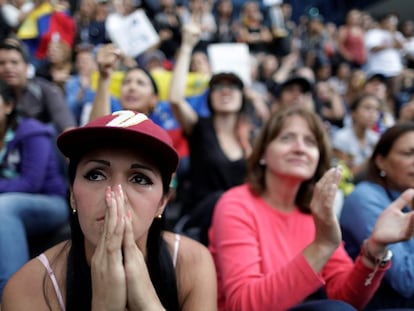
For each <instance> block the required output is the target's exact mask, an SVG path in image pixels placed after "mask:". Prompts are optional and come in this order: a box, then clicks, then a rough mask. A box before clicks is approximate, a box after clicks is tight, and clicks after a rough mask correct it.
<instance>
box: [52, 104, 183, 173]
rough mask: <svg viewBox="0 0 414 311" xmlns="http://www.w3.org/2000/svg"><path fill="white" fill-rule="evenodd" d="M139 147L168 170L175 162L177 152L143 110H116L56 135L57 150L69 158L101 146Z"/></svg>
mask: <svg viewBox="0 0 414 311" xmlns="http://www.w3.org/2000/svg"><path fill="white" fill-rule="evenodd" d="M113 145H116V146H118V145H122V146H131V148H137V149H139V148H142V150H145V152H147V154H148V155H149V157H150V158H153V159H154V158H155V159H157V160H158V163H160V164H161V165H162V167H163V168H164V169H167V170H168V172H169V173H171V174H172V173H174V172H175V170H176V168H177V165H178V159H179V157H178V153H177V151H176V150H175V148H174V147H173V144H172V140H171V138H170V136H169V134H168V133H167V132H166V131H164V130H163V129H162V128H161V127H159V126H158V125H156V124H155V123H154V122H153V121H152V120H150V119H148V117H147V116H146V115H145V114H143V113H138V112H133V111H130V110H120V111H117V112H114V113H113V114H111V115H106V116H103V117H100V118H98V119H96V120H94V121H91V122H89V123H87V124H86V125H84V126H82V127H78V128H75V129H72V130H68V131H65V132H63V133H62V134H60V135H59V137H58V138H57V146H58V148H59V150H60V151H61V152H62V153H63V154H64V155H65V156H66V157H68V158H69V159H72V158H77V157H79V156H82V155H83V154H84V153H85V152H87V151H88V150H91V149H94V148H98V147H101V146H113Z"/></svg>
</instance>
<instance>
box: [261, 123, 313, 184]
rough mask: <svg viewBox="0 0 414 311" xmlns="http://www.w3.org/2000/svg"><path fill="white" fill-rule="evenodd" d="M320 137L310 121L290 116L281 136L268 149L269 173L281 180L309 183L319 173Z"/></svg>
mask: <svg viewBox="0 0 414 311" xmlns="http://www.w3.org/2000/svg"><path fill="white" fill-rule="evenodd" d="M319 156H320V153H319V148H318V143H317V141H316V137H315V135H314V134H313V132H312V130H311V128H310V127H309V124H308V123H307V121H306V120H305V119H304V118H303V117H301V116H298V115H293V116H290V117H288V118H287V119H286V120H285V121H284V126H283V128H282V130H281V131H280V133H279V135H277V136H276V138H274V139H273V141H272V142H271V143H270V144H269V145H268V146H267V148H266V151H265V155H264V160H265V162H266V165H267V170H268V171H269V172H270V173H271V174H273V175H276V176H278V177H281V178H289V179H292V178H293V179H298V180H299V181H301V182H302V181H305V180H308V179H310V178H312V176H313V175H314V174H315V171H316V168H317V166H318V162H319Z"/></svg>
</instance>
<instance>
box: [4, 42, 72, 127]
mask: <svg viewBox="0 0 414 311" xmlns="http://www.w3.org/2000/svg"><path fill="white" fill-rule="evenodd" d="M28 69H29V55H28V54H27V51H26V49H25V48H24V46H23V45H22V43H21V42H20V41H18V40H17V39H14V38H7V39H5V40H3V41H2V42H1V43H0V79H2V80H3V81H4V82H6V83H7V84H8V85H9V86H11V87H12V88H13V89H14V91H15V94H16V98H17V111H18V112H19V113H20V114H21V115H23V116H26V117H31V118H35V119H38V120H39V121H41V122H44V123H50V124H53V125H54V127H55V128H56V130H57V131H58V133H60V132H62V131H64V130H66V129H69V128H72V127H74V126H75V125H76V123H75V118H74V116H73V115H72V113H71V111H70V110H69V107H68V105H67V104H66V102H65V97H64V95H63V93H62V91H61V90H60V89H59V88H58V87H57V86H56V85H54V84H53V83H51V82H49V81H46V80H44V79H42V78H37V77H36V78H28Z"/></svg>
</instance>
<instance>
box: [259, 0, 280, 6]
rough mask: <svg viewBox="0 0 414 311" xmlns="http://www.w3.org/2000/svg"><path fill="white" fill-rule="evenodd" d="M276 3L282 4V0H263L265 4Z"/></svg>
mask: <svg viewBox="0 0 414 311" xmlns="http://www.w3.org/2000/svg"><path fill="white" fill-rule="evenodd" d="M275 4H282V0H263V5H264V6H272V5H275Z"/></svg>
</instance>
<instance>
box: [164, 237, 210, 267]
mask: <svg viewBox="0 0 414 311" xmlns="http://www.w3.org/2000/svg"><path fill="white" fill-rule="evenodd" d="M177 236H178V239H179V242H178V245H177V242H176V239H177ZM163 237H164V240H165V241H166V243H167V245H168V249H169V250H170V253H171V256H173V255H174V249H175V248H176V247H178V249H177V264H178V263H179V262H185V263H186V264H188V263H191V262H193V263H197V262H198V261H203V260H209V259H211V254H210V252H209V250H208V249H207V247H205V246H204V245H203V244H201V243H199V242H198V241H196V240H194V239H191V238H189V237H186V236H184V235H180V234H177V233H174V232H169V231H165V232H164V233H163Z"/></svg>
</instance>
